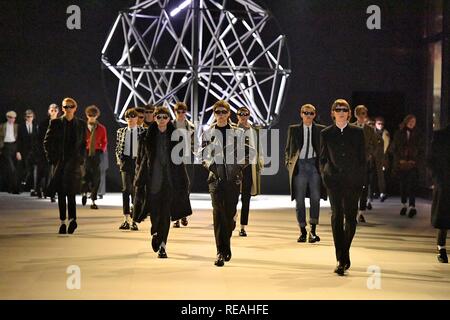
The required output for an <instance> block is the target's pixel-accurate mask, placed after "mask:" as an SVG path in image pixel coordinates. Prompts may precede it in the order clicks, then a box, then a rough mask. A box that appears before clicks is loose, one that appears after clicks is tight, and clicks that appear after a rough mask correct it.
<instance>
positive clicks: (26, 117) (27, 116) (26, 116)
mask: <svg viewBox="0 0 450 320" xmlns="http://www.w3.org/2000/svg"><path fill="white" fill-rule="evenodd" d="M25 118H33V116H26V117H25Z"/></svg>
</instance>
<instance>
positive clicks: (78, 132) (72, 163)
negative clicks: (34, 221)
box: [44, 117, 87, 220]
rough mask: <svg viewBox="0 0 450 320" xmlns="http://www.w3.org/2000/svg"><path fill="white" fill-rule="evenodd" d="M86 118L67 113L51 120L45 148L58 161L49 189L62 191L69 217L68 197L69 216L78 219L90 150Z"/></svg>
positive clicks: (63, 211)
mask: <svg viewBox="0 0 450 320" xmlns="http://www.w3.org/2000/svg"><path fill="white" fill-rule="evenodd" d="M86 130H87V126H86V122H84V121H83V120H81V119H78V118H76V117H75V118H74V119H73V120H72V121H67V119H66V118H65V117H61V118H57V119H54V120H51V121H50V125H49V127H48V129H47V133H46V135H45V139H44V150H45V153H46V156H47V159H48V160H49V162H50V164H52V165H54V167H55V169H54V173H53V176H52V178H51V181H50V184H49V187H48V190H47V191H48V193H49V195H50V196H54V193H55V192H58V206H59V213H60V219H61V220H65V219H66V199H65V198H66V197H67V201H68V212H69V219H76V206H75V195H76V194H77V193H80V191H81V169H82V166H83V165H84V158H85V154H86Z"/></svg>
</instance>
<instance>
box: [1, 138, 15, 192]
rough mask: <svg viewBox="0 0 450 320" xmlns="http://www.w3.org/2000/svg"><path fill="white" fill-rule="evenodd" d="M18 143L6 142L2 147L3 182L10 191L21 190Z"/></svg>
mask: <svg viewBox="0 0 450 320" xmlns="http://www.w3.org/2000/svg"><path fill="white" fill-rule="evenodd" d="M16 153H17V143H15V142H12V143H8V142H5V143H4V145H3V149H2V154H1V159H2V161H1V162H2V166H3V173H4V174H3V177H4V179H3V182H4V184H5V185H6V186H7V188H6V189H7V191H8V192H10V193H17V192H19V179H18V171H17V159H16Z"/></svg>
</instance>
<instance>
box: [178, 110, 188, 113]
mask: <svg viewBox="0 0 450 320" xmlns="http://www.w3.org/2000/svg"><path fill="white" fill-rule="evenodd" d="M177 113H186V111H185V110H177Z"/></svg>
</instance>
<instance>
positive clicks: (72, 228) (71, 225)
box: [67, 220, 78, 234]
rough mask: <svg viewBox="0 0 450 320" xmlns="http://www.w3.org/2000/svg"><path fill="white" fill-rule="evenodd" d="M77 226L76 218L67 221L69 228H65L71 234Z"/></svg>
mask: <svg viewBox="0 0 450 320" xmlns="http://www.w3.org/2000/svg"><path fill="white" fill-rule="evenodd" d="M77 227H78V225H77V221H76V220H71V221H70V223H69V228H67V233H68V234H72V233H73V232H74V231H75V229H76V228H77Z"/></svg>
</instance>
